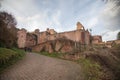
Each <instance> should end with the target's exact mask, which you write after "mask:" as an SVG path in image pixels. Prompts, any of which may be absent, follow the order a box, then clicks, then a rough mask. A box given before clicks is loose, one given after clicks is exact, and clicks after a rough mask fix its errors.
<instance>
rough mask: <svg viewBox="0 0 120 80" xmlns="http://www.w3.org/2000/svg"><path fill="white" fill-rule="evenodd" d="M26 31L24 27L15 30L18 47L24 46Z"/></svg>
mask: <svg viewBox="0 0 120 80" xmlns="http://www.w3.org/2000/svg"><path fill="white" fill-rule="evenodd" d="M26 33H27V31H26V30H25V29H21V30H19V31H18V32H17V37H18V40H17V44H18V47H19V48H24V47H25V43H26Z"/></svg>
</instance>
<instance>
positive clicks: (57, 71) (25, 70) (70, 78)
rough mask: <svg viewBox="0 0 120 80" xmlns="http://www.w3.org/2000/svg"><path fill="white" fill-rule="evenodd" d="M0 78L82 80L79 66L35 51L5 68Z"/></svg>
mask: <svg viewBox="0 0 120 80" xmlns="http://www.w3.org/2000/svg"><path fill="white" fill-rule="evenodd" d="M0 80H84V79H83V76H82V72H81V66H80V65H78V64H76V63H74V62H71V61H66V60H61V59H56V58H51V57H47V56H43V55H40V54H36V53H27V54H26V56H25V57H24V58H23V59H22V60H20V61H19V62H17V63H16V64H15V65H12V66H11V67H9V68H8V69H6V70H5V72H4V73H3V74H1V75H0Z"/></svg>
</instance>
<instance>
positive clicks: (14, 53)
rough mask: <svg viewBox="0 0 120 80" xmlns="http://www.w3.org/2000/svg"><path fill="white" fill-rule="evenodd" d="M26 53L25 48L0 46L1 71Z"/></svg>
mask: <svg viewBox="0 0 120 80" xmlns="http://www.w3.org/2000/svg"><path fill="white" fill-rule="evenodd" d="M24 55H25V52H24V51H23V50H20V49H17V48H12V49H7V48H0V73H1V72H2V71H3V70H4V69H5V68H7V67H8V66H10V65H12V64H14V63H15V62H16V61H18V60H19V59H21V58H22V57H23V56H24Z"/></svg>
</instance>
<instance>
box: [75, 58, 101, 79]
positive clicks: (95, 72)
mask: <svg viewBox="0 0 120 80" xmlns="http://www.w3.org/2000/svg"><path fill="white" fill-rule="evenodd" d="M76 62H77V63H79V64H81V65H82V68H83V72H84V75H85V80H100V77H101V75H102V72H101V66H100V65H99V64H98V63H95V62H94V61H92V60H90V59H85V58H80V59H79V60H77V61H76Z"/></svg>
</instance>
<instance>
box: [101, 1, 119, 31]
mask: <svg viewBox="0 0 120 80" xmlns="http://www.w3.org/2000/svg"><path fill="white" fill-rule="evenodd" d="M104 1H105V2H106V6H105V8H104V10H103V12H102V15H101V21H102V22H103V23H104V27H105V28H107V29H109V30H111V31H115V30H118V29H119V30H120V0H104Z"/></svg>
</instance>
